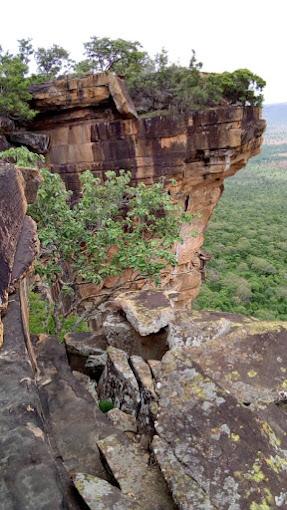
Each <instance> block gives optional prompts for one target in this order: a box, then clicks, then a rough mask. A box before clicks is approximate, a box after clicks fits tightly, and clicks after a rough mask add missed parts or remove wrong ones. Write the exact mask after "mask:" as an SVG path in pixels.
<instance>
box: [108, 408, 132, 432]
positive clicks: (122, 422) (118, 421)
mask: <svg viewBox="0 0 287 510" xmlns="http://www.w3.org/2000/svg"><path fill="white" fill-rule="evenodd" d="M107 417H108V418H109V420H110V421H111V422H112V424H113V425H114V426H115V427H116V428H117V429H119V430H122V431H123V432H135V433H136V432H137V420H136V418H135V417H134V416H132V415H131V414H128V413H125V412H124V411H121V410H120V409H118V408H117V407H115V408H114V409H111V410H110V411H109V412H108V413H107Z"/></svg>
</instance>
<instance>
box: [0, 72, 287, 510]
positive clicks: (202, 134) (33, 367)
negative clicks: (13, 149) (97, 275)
mask: <svg viewBox="0 0 287 510" xmlns="http://www.w3.org/2000/svg"><path fill="white" fill-rule="evenodd" d="M34 101H35V104H37V107H38V109H39V110H40V114H39V116H38V118H37V119H36V121H35V122H34V124H33V126H32V127H31V129H33V130H34V131H35V132H36V133H34V134H33V135H31V133H28V132H26V133H25V132H24V131H23V130H22V131H20V132H18V134H17V136H16V135H15V136H16V138H17V137H18V138H17V140H18V141H19V140H20V139H21V140H22V142H21V143H24V142H23V140H26V142H27V141H29V144H30V146H31V143H34V142H33V141H32V140H37V143H38V144H39V143H40V145H41V146H42V147H43V146H46V148H47V141H48V140H50V145H49V154H48V157H49V162H50V164H51V166H52V168H53V169H54V170H56V171H58V172H60V173H61V175H62V176H63V178H64V180H65V181H66V183H67V185H68V186H69V187H71V188H72V189H73V190H74V191H75V193H78V192H79V181H78V175H79V172H81V171H82V170H84V169H85V168H87V167H89V168H91V169H92V170H93V172H95V173H96V174H98V175H100V176H103V173H104V171H105V170H107V169H110V168H115V169H120V168H122V167H123V168H127V169H129V170H131V171H132V173H133V178H134V182H138V181H143V182H146V183H151V182H153V181H155V180H157V179H159V178H160V177H162V176H166V177H167V181H166V185H167V186H168V188H169V190H170V193H171V194H172V195H173V197H174V199H175V200H176V201H178V202H179V203H180V204H181V205H182V207H183V208H185V209H187V210H189V211H192V212H193V213H194V220H193V223H192V225H190V226H188V227H185V229H184V231H183V232H182V237H183V240H184V241H183V243H182V244H181V245H179V246H178V247H177V252H178V257H179V267H178V268H177V269H176V270H175V271H174V272H167V273H166V274H164V275H163V278H162V289H163V290H164V291H167V292H162V290H159V289H151V288H149V286H148V285H146V283H145V282H141V292H129V293H128V294H127V293H121V295H117V293H118V289H117V284H118V281H116V280H112V281H111V280H110V281H106V282H105V284H104V285H105V287H104V288H102V289H101V291H103V290H106V292H107V294H111V295H112V297H113V298H115V299H114V301H115V302H117V303H118V306H119V307H121V308H122V310H123V311H124V312H125V315H124V314H122V313H119V312H117V311H115V309H111V308H109V307H107V308H106V310H105V314H104V322H103V325H102V326H103V327H102V329H101V330H100V331H97V332H94V333H91V334H78V335H75V334H70V335H67V336H66V338H65V344H63V343H59V342H58V340H57V339H55V338H52V337H49V336H47V335H42V336H41V337H40V338H38V339H36V340H37V341H36V342H35V344H34V345H32V343H31V342H30V341H29V331H28V329H27V296H26V283H25V278H24V277H25V275H26V274H27V271H29V269H30V268H31V264H32V260H33V257H34V256H35V253H36V249H37V242H36V237H35V225H34V224H33V223H32V222H31V220H30V219H29V218H28V217H27V216H26V208H27V202H30V201H32V200H33V199H34V197H35V193H36V189H37V185H38V184H39V178H38V175H37V172H36V171H35V170H34V171H33V170H29V169H26V170H24V169H23V170H22V171H20V170H19V169H15V168H14V167H13V166H12V165H9V164H2V165H1V167H0V184H1V187H0V198H1V200H0V218H1V221H0V277H1V278H0V283H1V286H0V292H1V299H2V311H3V312H4V308H5V313H6V315H5V318H4V345H3V346H2V349H1V352H0V387H1V388H2V390H1V391H0V404H1V405H0V421H1V437H0V450H1V451H2V452H3V454H2V456H1V458H2V461H1V462H2V463H1V473H2V480H1V482H0V501H1V505H2V506H3V508H4V509H5V510H14V509H15V508H21V510H47V509H49V510H50V509H53V510H58V509H59V510H60V509H63V508H67V509H71V510H81V509H83V510H84V509H86V508H90V509H91V510H93V509H97V510H108V509H111V510H113V509H114V510H126V509H131V510H160V509H163V508H164V509H167V510H176V509H179V510H190V509H195V510H202V509H204V510H217V509H220V510H231V509H232V510H246V509H248V510H259V509H260V510H263V509H264V510H267V509H272V510H273V509H274V510H275V509H276V508H283V509H284V508H286V507H287V492H286V482H285V478H286V476H285V475H286V469H287V468H286V466H287V455H286V451H287V444H286V432H287V431H286V402H287V393H286V388H287V380H286V362H287V360H286V349H285V346H286V341H287V333H286V331H287V325H286V323H284V322H281V323H280V322H276V323H274V322H268V321H266V322H261V321H257V320H255V319H252V318H248V319H247V318H244V317H241V316H239V315H235V314H221V313H215V312H202V313H195V312H194V313H192V314H191V313H190V312H184V311H176V312H175V313H174V307H173V306H172V307H171V306H170V304H172V305H175V304H176V305H177V306H178V307H179V308H182V307H183V305H186V304H189V303H190V301H191V300H192V299H193V298H194V296H195V295H196V293H197V292H198V289H199V285H200V247H201V244H202V241H203V233H204V229H205V227H206V225H207V222H208V219H209V217H210V214H211V213H212V210H213V208H214V207H215V205H216V203H217V201H218V200H219V198H220V195H221V193H222V190H223V182H224V178H225V177H226V176H229V175H232V174H233V173H235V172H236V171H237V170H239V169H240V168H241V167H242V166H244V164H245V163H246V162H247V160H248V158H249V157H251V156H252V155H254V154H256V153H257V152H258V151H259V148H260V143H261V136H262V132H263V130H264V125H265V123H264V121H262V120H261V118H260V111H259V110H258V109H256V108H248V107H246V108H243V107H232V108H231V107H225V108H217V109H212V110H207V111H205V112H197V113H193V114H191V115H190V116H189V117H181V118H168V117H163V118H150V119H145V120H143V119H137V118H136V112H135V111H134V110H133V107H132V105H131V103H130V102H129V99H128V97H127V96H126V92H125V90H124V88H123V85H122V83H121V82H120V81H119V80H117V79H114V78H113V77H110V76H108V75H104V76H100V77H92V78H85V79H83V80H63V81H57V82H55V83H50V84H46V85H45V86H41V87H39V88H38V89H37V90H36V89H35V91H34ZM40 134H41V135H42V134H44V136H39V135H40ZM29 135H30V136H29ZM35 137H36V138H35ZM16 138H14V139H16ZM10 139H11V137H10ZM11 143H12V139H11ZM14 143H16V142H14ZM18 143H20V142H18ZM169 178H175V179H176V185H174V184H171V183H170V182H169V181H168V179H169ZM191 232H192V233H193V236H192V237H190V233H191ZM19 282H20V284H19ZM122 284H123V286H124V287H125V285H126V289H127V290H129V291H131V290H135V291H136V290H137V286H136V285H137V284H136V283H133V282H132V283H130V282H126V281H125V276H123V280H122ZM95 290H96V292H97V291H98V289H95V288H94V289H92V287H91V286H89V285H88V284H87V287H86V288H85V289H84V290H83V291H82V292H84V293H86V294H85V297H87V298H89V297H90V296H91V293H92V292H93V291H95ZM8 292H9V293H10V295H11V299H10V303H9V306H8V310H7V312H6V309H7V297H8ZM93 299H94V298H93ZM170 301H172V303H170ZM3 305H5V306H3ZM171 310H172V313H171ZM160 328H161V329H160ZM158 329H160V331H159V332H158V333H156V334H153V333H154V332H155V331H158ZM69 365H70V366H69ZM72 369H74V371H73V370H72ZM80 372H83V373H80ZM87 374H89V377H88V375H87ZM99 401H100V403H99ZM107 402H108V403H111V402H112V405H113V409H112V410H110V411H109V412H108V413H107V415H106V416H104V414H103V413H102V412H101V411H100V409H99V405H100V407H101V404H103V403H105V404H106V403H107ZM2 502H4V503H3V504H2Z"/></svg>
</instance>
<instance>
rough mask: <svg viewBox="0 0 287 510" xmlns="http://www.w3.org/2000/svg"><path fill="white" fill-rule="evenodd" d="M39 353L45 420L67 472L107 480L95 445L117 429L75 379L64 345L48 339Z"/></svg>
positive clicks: (40, 383)
mask: <svg viewBox="0 0 287 510" xmlns="http://www.w3.org/2000/svg"><path fill="white" fill-rule="evenodd" d="M36 354H37V360H38V365H39V369H40V377H39V387H40V395H41V399H42V402H43V403H44V405H45V410H46V412H45V417H46V420H47V422H48V423H49V426H50V430H51V434H52V435H53V438H54V440H55V443H56V445H57V448H58V450H59V454H60V455H61V457H62V459H63V462H64V465H65V467H66V469H67V471H68V472H84V473H89V474H91V475H95V476H99V477H100V478H107V473H106V471H105V468H104V467H103V465H102V462H101V459H100V454H99V451H98V448H97V444H96V443H97V440H99V439H100V438H104V437H106V436H107V435H109V434H111V433H116V431H115V428H114V427H113V426H112V424H111V423H110V421H109V420H108V419H107V418H106V417H105V415H104V414H103V413H102V412H101V411H100V410H99V409H98V407H97V406H96V405H95V401H94V399H93V398H92V396H91V395H90V393H89V392H88V391H87V389H86V388H85V387H84V386H83V385H82V384H81V383H80V382H79V381H78V380H77V379H76V378H75V377H74V376H73V374H72V371H71V369H70V367H69V365H68V360H67V356H66V350H65V346H64V345H63V344H60V343H59V341H58V340H57V339H55V338H53V337H46V338H45V339H44V340H43V341H42V342H40V343H38V344H37V346H36Z"/></svg>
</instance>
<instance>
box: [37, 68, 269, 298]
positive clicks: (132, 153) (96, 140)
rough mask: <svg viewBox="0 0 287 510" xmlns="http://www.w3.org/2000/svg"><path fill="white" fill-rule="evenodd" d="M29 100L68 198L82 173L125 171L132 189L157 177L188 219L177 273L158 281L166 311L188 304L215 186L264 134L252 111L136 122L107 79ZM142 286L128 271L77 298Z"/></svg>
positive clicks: (230, 109) (49, 87) (67, 85)
mask: <svg viewBox="0 0 287 510" xmlns="http://www.w3.org/2000/svg"><path fill="white" fill-rule="evenodd" d="M33 95H34V106H35V107H36V108H37V109H38V110H39V111H40V114H39V115H38V117H37V118H36V119H35V121H34V122H33V126H32V129H33V130H34V131H36V132H39V133H44V134H46V135H48V136H49V137H50V149H49V153H48V160H49V163H50V165H51V168H52V169H53V170H54V171H57V172H59V173H60V175H61V176H62V177H63V179H64V181H65V183H66V185H67V187H68V188H70V189H72V190H73V191H74V192H75V194H78V193H79V192H80V181H79V175H80V174H81V172H82V171H84V170H86V169H90V170H92V172H93V173H94V174H95V175H96V176H98V177H100V178H103V176H104V173H105V171H107V170H111V169H113V170H120V169H125V170H129V171H131V173H132V177H133V182H134V183H139V182H144V183H146V184H151V183H153V182H155V181H158V180H159V179H162V178H164V179H165V183H166V186H167V187H168V189H169V191H170V193H171V195H172V197H173V198H174V200H175V201H176V202H177V203H179V204H180V205H181V206H182V208H183V210H186V211H189V212H191V213H192V214H193V217H194V219H193V221H192V223H191V224H189V225H184V226H183V227H182V232H181V236H182V243H179V244H178V245H177V247H176V253H177V258H178V267H177V268H176V269H172V268H170V269H169V270H167V271H166V272H165V273H164V274H162V288H163V289H165V290H167V291H170V292H171V302H172V303H173V305H176V306H177V307H182V306H185V305H188V304H189V303H190V302H191V301H192V300H193V299H194V298H195V297H196V295H197V293H198V291H199V288H200V282H201V274H202V256H201V252H200V250H201V245H202V243H203V233H204V230H205V228H206V226H207V223H208V220H209V217H210V215H211V213H212V211H213V209H214V207H215V205H216V204H217V202H218V200H219V198H220V195H221V193H222V190H223V181H224V179H225V177H227V176H230V175H233V174H234V173H235V172H236V171H237V170H239V169H240V168H242V167H243V166H244V165H245V164H246V163H247V161H248V159H249V158H250V157H252V156H254V155H255V154H257V153H258V152H259V148H260V145H261V143H262V133H263V131H264V128H265V122H264V121H263V120H261V113H260V109H259V108H256V107H242V106H237V107H235V106H227V107H220V108H213V109H209V110H206V111H201V112H194V113H190V114H189V115H186V116H177V117H173V116H166V117H163V116H162V117H153V118H148V119H138V118H137V117H136V112H135V109H134V107H133V104H132V102H131V100H130V98H129V96H128V94H127V92H126V90H125V88H124V85H123V83H122V81H121V80H120V79H118V78H116V77H115V76H113V75H111V74H102V75H97V76H90V77H85V78H82V79H78V80H76V79H68V78H67V79H65V80H58V81H55V82H51V83H49V84H46V85H41V86H37V87H35V88H34V89H33ZM173 180H175V181H173ZM145 284H146V282H145V281H142V280H140V281H138V279H136V275H135V274H133V273H132V272H131V271H128V272H126V273H125V274H124V275H122V276H121V277H118V278H108V279H107V280H106V281H105V282H104V284H103V286H102V288H97V287H96V286H95V285H86V286H85V285H81V286H80V287H79V289H78V292H79V294H80V297H81V299H89V298H91V299H92V300H94V301H95V302H97V300H96V299H95V298H96V296H97V294H98V293H99V292H101V294H103V293H106V294H107V295H109V294H112V295H115V294H116V293H117V292H118V291H117V290H116V289H117V287H118V286H120V287H121V291H123V288H124V289H125V288H126V289H129V290H130V289H135V290H136V289H138V288H142V287H143V286H144V287H145ZM148 287H149V285H147V288H148Z"/></svg>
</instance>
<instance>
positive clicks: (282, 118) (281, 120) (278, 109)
mask: <svg viewBox="0 0 287 510" xmlns="http://www.w3.org/2000/svg"><path fill="white" fill-rule="evenodd" d="M263 117H264V119H266V120H267V124H269V125H270V126H282V125H286V124H287V103H277V104H267V105H265V106H264V108H263Z"/></svg>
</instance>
